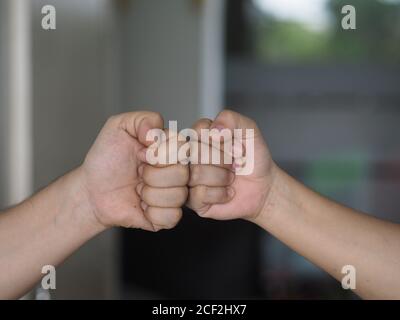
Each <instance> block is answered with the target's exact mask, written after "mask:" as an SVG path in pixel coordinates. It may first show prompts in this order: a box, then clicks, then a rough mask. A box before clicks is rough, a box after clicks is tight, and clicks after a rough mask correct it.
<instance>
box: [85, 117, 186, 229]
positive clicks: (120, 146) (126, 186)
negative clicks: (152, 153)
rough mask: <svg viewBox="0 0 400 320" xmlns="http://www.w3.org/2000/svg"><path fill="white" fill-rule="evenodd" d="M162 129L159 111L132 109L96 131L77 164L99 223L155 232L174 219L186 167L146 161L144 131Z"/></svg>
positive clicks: (183, 188) (177, 215)
mask: <svg viewBox="0 0 400 320" xmlns="http://www.w3.org/2000/svg"><path fill="white" fill-rule="evenodd" d="M163 127H164V123H163V119H162V117H161V116H160V114H158V113H154V112H131V113H125V114H121V115H117V116H113V117H111V118H110V119H109V120H108V121H107V123H106V124H105V126H104V127H103V129H102V130H101V132H100V134H99V136H98V137H97V139H96V141H95V143H94V145H93V146H92V148H91V149H90V151H89V153H88V154H87V156H86V159H85V161H84V163H83V165H82V167H81V172H82V175H83V181H84V186H85V189H86V193H87V195H88V199H89V202H90V204H91V207H92V211H93V215H94V216H95V218H96V219H97V221H98V222H99V223H100V224H101V225H103V226H105V227H111V226H122V227H126V228H140V229H144V230H149V231H158V230H160V229H164V228H172V227H173V226H175V225H176V224H177V223H178V222H179V220H180V218H181V209H180V206H181V205H182V203H183V202H184V201H185V199H186V195H187V189H186V184H187V179H188V172H187V170H188V168H185V167H184V166H181V165H173V166H169V167H165V168H152V167H150V166H147V165H146V161H145V160H146V159H145V151H146V148H147V147H148V146H149V145H150V144H151V143H152V142H151V141H147V140H146V135H147V133H148V131H149V130H151V129H163ZM177 177H178V178H177Z"/></svg>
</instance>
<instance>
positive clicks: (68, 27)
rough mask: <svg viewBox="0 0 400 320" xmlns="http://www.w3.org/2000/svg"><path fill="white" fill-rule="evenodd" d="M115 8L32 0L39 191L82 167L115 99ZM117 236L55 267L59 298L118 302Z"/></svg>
mask: <svg viewBox="0 0 400 320" xmlns="http://www.w3.org/2000/svg"><path fill="white" fill-rule="evenodd" d="M46 4H51V5H54V6H55V8H56V10H57V29H56V30H54V31H45V30H43V29H42V28H41V19H42V15H41V8H42V6H44V5H46ZM112 9H113V3H112V2H111V1H106V0H85V1H80V0H69V1H65V0H44V1H42V0H33V1H32V13H33V16H34V18H33V21H32V23H33V25H32V30H33V62H34V63H33V123H34V186H35V190H38V189H40V188H42V187H43V186H45V185H47V184H49V183H50V182H52V181H53V180H54V179H56V178H57V177H59V176H61V175H63V174H64V173H65V172H67V171H69V170H71V169H73V168H75V167H77V166H79V165H80V164H81V163H82V161H83V160H84V157H85V155H86V153H87V151H88V149H89V148H90V146H91V144H92V143H93V141H94V139H95V137H96V135H97V133H98V131H99V130H100V128H101V127H102V125H103V123H104V121H105V120H106V118H107V117H108V116H109V115H110V114H112V113H116V112H118V111H119V110H118V109H119V106H118V104H117V103H116V101H114V100H113V99H114V97H115V94H114V92H113V90H114V86H113V85H112V78H113V73H112V72H111V71H110V69H109V67H110V66H113V64H114V61H117V60H118V59H117V57H115V56H113V54H114V52H111V51H110V50H108V48H110V47H113V44H114V39H113V37H112V33H111V32H112V26H113V24H112V23H113V19H114V17H113V12H114V11H113V10H112ZM113 239H114V235H113V231H111V232H109V233H106V234H102V235H101V236H99V237H98V238H97V239H95V240H93V241H91V242H89V243H88V244H86V245H85V246H84V247H83V248H81V249H80V250H79V251H78V252H77V253H76V254H74V255H73V256H72V257H71V258H70V259H68V260H67V261H66V263H65V264H64V265H63V266H61V267H60V268H58V269H57V290H56V291H55V294H54V297H55V298H68V299H73V298H75V299H80V298H109V297H113V296H114V293H115V291H114V285H115V284H116V283H115V281H114V280H113V276H114V271H113V267H114V261H116V259H115V257H114V252H115V248H114V241H113Z"/></svg>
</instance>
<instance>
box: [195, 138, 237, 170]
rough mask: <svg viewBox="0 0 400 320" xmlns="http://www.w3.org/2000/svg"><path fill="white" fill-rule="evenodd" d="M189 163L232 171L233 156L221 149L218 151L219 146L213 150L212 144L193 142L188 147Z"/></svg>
mask: <svg viewBox="0 0 400 320" xmlns="http://www.w3.org/2000/svg"><path fill="white" fill-rule="evenodd" d="M190 152H191V153H190V163H192V164H204V165H207V164H212V165H215V166H219V167H223V168H226V169H230V170H233V168H232V164H233V162H234V159H233V156H232V155H231V154H229V153H227V152H224V151H223V149H222V150H220V149H219V145H218V146H217V147H216V148H215V147H214V145H213V144H207V143H200V142H196V141H193V142H191V147H190Z"/></svg>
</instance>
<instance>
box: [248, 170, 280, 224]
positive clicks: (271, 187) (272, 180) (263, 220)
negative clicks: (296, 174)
mask: <svg viewBox="0 0 400 320" xmlns="http://www.w3.org/2000/svg"><path fill="white" fill-rule="evenodd" d="M285 175H286V173H285V172H284V171H283V170H282V169H281V168H279V167H278V166H277V165H276V164H275V163H274V164H273V166H272V168H271V173H270V174H269V175H268V176H267V177H265V184H264V185H265V189H266V190H265V194H266V196H265V198H264V201H263V203H262V205H261V209H260V211H259V212H258V214H257V215H256V216H255V217H254V218H253V219H252V220H251V221H252V222H253V223H255V224H257V225H258V226H260V227H263V228H264V229H265V226H266V225H268V224H269V220H270V219H271V218H272V216H273V215H274V214H275V213H276V212H279V211H280V207H281V206H283V205H284V204H283V203H282V200H283V199H285V198H287V197H286V196H284V194H285V193H287V192H288V190H287V183H286V179H285Z"/></svg>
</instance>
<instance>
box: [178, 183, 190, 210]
mask: <svg viewBox="0 0 400 320" xmlns="http://www.w3.org/2000/svg"><path fill="white" fill-rule="evenodd" d="M188 194H189V190H188V188H187V187H181V188H179V190H178V206H182V205H183V204H184V203H185V202H186V200H187V197H188Z"/></svg>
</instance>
